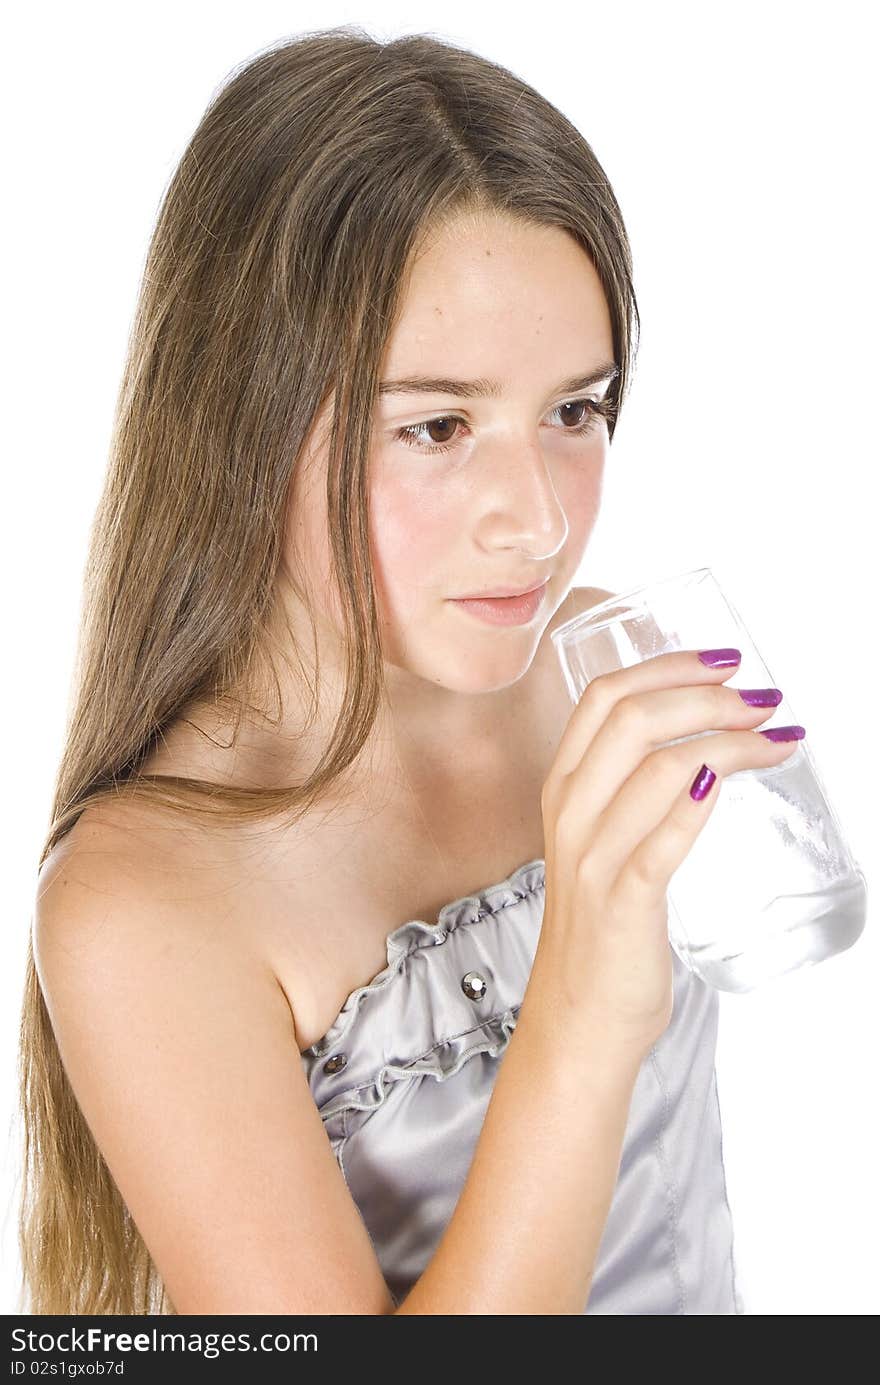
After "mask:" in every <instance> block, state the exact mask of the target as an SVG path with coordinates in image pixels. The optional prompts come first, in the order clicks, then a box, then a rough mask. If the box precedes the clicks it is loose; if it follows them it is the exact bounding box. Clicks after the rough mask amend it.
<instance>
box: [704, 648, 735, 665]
mask: <svg viewBox="0 0 880 1385" xmlns="http://www.w3.org/2000/svg"><path fill="white" fill-rule="evenodd" d="M698 652H699V655H700V658H701V659H702V661H703V663H704V664H707V665H708V667H709V668H732V667H733V666H734V664H738V663H739V661H740V659H741V658H742V651H741V650H739V649H701V650H699V651H698Z"/></svg>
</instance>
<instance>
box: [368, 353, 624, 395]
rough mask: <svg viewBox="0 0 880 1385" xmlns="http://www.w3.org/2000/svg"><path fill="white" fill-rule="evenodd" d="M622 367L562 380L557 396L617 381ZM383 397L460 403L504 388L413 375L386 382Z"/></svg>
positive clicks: (604, 367)
mask: <svg viewBox="0 0 880 1385" xmlns="http://www.w3.org/2000/svg"><path fill="white" fill-rule="evenodd" d="M619 374H620V367H619V366H617V365H616V364H615V363H614V361H604V362H603V363H602V365H600V366H597V367H596V369H595V370H590V371H588V372H587V374H586V375H574V376H572V378H571V379H570V380H563V381H562V383H561V385H560V386H559V389H558V390H556V391H554V393H558V394H576V393H577V391H578V390H587V389H589V388H590V387H591V386H592V385H597V384H598V383H599V381H600V380H615V379H616V378H617V376H618V375H619ZM378 393H379V394H380V395H383V394H452V395H455V396H456V397H457V398H459V399H499V398H500V397H501V395H502V394H503V393H504V387H503V385H502V384H501V382H500V381H498V380H486V379H479V380H451V379H449V378H448V377H447V376H433V375H410V376H407V377H406V378H405V379H403V380H383V381H382V382H381V383H380V385H379V389H378Z"/></svg>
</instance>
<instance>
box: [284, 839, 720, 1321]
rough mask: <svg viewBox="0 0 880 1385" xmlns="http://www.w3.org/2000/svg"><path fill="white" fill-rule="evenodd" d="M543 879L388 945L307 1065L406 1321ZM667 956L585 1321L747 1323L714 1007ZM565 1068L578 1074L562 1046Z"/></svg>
mask: <svg viewBox="0 0 880 1385" xmlns="http://www.w3.org/2000/svg"><path fill="white" fill-rule="evenodd" d="M544 868H545V863H544V861H543V860H542V859H538V860H534V861H529V862H527V863H526V864H525V865H522V866H520V867H519V868H518V869H517V870H515V871H514V872H513V874H512V875H510V876H509V877H508V878H507V879H506V880H503V881H501V882H499V883H498V884H494V885H489V886H487V887H486V888H485V889H482V890H480V891H479V892H478V893H477V894H475V895H469V896H467V897H465V898H462V899H458V900H455V901H454V902H453V903H451V904H447V905H446V906H445V907H444V908H443V909H442V910H441V911H440V913H439V915H438V919H437V922H436V924H429V923H426V922H424V921H422V920H419V919H416V920H412V921H411V922H408V923H404V924H402V925H401V926H400V927H399V928H396V929H395V930H394V931H393V932H392V933H389V935H388V938H387V940H386V942H387V947H386V950H387V966H386V967H385V968H384V969H383V970H382V971H381V972H379V974H378V975H377V976H375V977H374V978H373V980H372V981H370V982H368V983H367V984H366V985H363V986H359V987H357V988H356V989H355V990H354V991H352V992H351V994H350V995H349V996H348V998H347V999H346V1001H345V1004H344V1005H343V1007H342V1010H341V1011H340V1013H339V1015H338V1016H337V1018H336V1020H335V1021H334V1023H333V1024H332V1025H331V1027H330V1029H329V1030H328V1031H327V1033H326V1034H325V1035H324V1037H323V1038H322V1039H320V1040H318V1042H317V1043H315V1044H312V1045H311V1047H310V1048H308V1049H306V1050H305V1052H304V1053H302V1054H301V1055H300V1056H301V1060H302V1062H303V1065H304V1068H305V1072H306V1075H307V1078H308V1082H309V1086H310V1089H311V1092H312V1095H313V1097H314V1100H315V1103H316V1105H317V1108H318V1110H319V1112H320V1115H321V1118H322V1121H323V1123H324V1129H325V1131H326V1134H327V1137H328V1139H329V1140H330V1143H331V1146H332V1148H333V1152H334V1154H335V1156H336V1159H337V1162H338V1164H339V1167H340V1168H341V1170H342V1173H343V1175H344V1177H345V1180H346V1183H347V1185H348V1188H349V1190H350V1192H351V1195H352V1197H353V1199H354V1201H355V1203H356V1205H357V1207H358V1210H359V1212H360V1214H361V1217H362V1218H363V1221H364V1224H365V1225H366V1228H367V1230H368V1232H369V1235H370V1238H371V1240H372V1243H373V1247H374V1249H375V1252H376V1256H377V1258H378V1260H379V1263H380V1265H381V1267H382V1271H383V1273H384V1275H385V1279H386V1281H387V1283H388V1287H389V1290H390V1292H391V1295H392V1298H393V1300H394V1304H395V1307H397V1306H399V1304H400V1302H401V1301H402V1299H403V1298H404V1297H405V1296H406V1294H407V1293H408V1291H409V1290H410V1288H411V1287H412V1285H413V1284H414V1283H415V1281H416V1280H417V1279H418V1278H419V1276H420V1275H421V1273H422V1271H423V1270H424V1269H425V1268H426V1266H427V1264H428V1262H429V1261H430V1259H431V1256H432V1254H433V1253H434V1250H435V1249H436V1247H437V1244H438V1242H439V1240H440V1237H441V1235H442V1233H443V1231H444V1229H445V1227H446V1225H447V1223H448V1221H449V1219H450V1217H451V1216H452V1214H453V1212H454V1210H455V1206H456V1203H457V1201H458V1197H459V1194H460V1193H461V1190H462V1187H463V1185H464V1181H465V1179H466V1177H467V1173H468V1169H469V1167H470V1163H471V1159H472V1157H473V1154H474V1150H475V1147H476V1144H477V1141H478V1139H479V1136H480V1130H481V1128H482V1124H483V1118H484V1116H485V1113H486V1108H487V1106H488V1104H489V1099H490V1097H491V1094H492V1088H493V1084H494V1082H495V1078H496V1076H497V1073H498V1070H499V1065H500V1064H501V1062H503V1059H504V1052H505V1049H506V1048H507V1045H508V1043H509V1042H510V1037H511V1035H512V1034H513V1031H514V1029H515V1027H516V1021H517V1015H518V1013H519V1008H520V1005H521V1003H522V999H523V996H524V994H525V989H526V984H527V982H528V978H529V973H530V970H531V966H532V962H533V960H534V955H535V949H536V947H537V943H538V936H539V933H540V929H541V920H542V917H543V911H544V897H545V874H544ZM670 951H671V952H672V964H673V968H674V1000H673V1006H674V1008H673V1015H672V1019H671V1021H670V1023H669V1026H668V1027H667V1029H666V1030H665V1031H664V1033H663V1034H662V1036H661V1037H660V1040H659V1041H658V1042H657V1043H656V1044H655V1045H654V1047H653V1048H652V1049H651V1051H650V1053H649V1054H648V1055H647V1057H646V1058H645V1060H644V1062H643V1063H642V1066H641V1068H640V1070H639V1074H638V1077H637V1079H636V1084H635V1087H634V1090H633V1096H632V1100H631V1103H630V1111H629V1117H628V1121H627V1127H626V1134H625V1138H624V1144H623V1150H622V1156H621V1163H620V1169H619V1173H618V1178H617V1183H616V1187H615V1191H614V1195H613V1199H612V1203H611V1208H610V1211H609V1215H608V1219H607V1222H606V1224H605V1229H604V1232H603V1236H602V1240H601V1243H600V1246H599V1253H598V1258H597V1261H596V1266H595V1270H594V1274H593V1279H592V1282H591V1286H590V1292H589V1297H588V1299H587V1302H586V1303H585V1305H584V1312H585V1313H599V1314H639V1315H640V1314H667V1313H674V1314H685V1313H698V1314H728V1313H729V1314H734V1313H743V1312H744V1311H745V1309H744V1306H743V1303H742V1299H741V1297H740V1295H739V1292H738V1289H737V1285H736V1266H735V1260H734V1247H733V1227H732V1221H731V1214H730V1208H729V1204H728V1198H727V1188H726V1182H725V1174H724V1164H723V1158H722V1136H721V1116H720V1110H719V1104H718V1090H717V1085H716V1077H715V1047H716V1037H717V1025H718V992H717V991H716V990H714V989H713V988H712V987H709V986H707V985H706V984H705V983H704V982H703V981H702V980H701V979H700V978H699V977H697V976H696V975H695V974H694V973H692V972H690V971H689V970H688V968H687V967H686V966H685V965H684V963H683V962H682V961H681V960H680V958H679V957H678V955H677V953H675V951H674V950H673V949H672V948H670ZM469 972H476V973H478V975H479V977H481V978H483V980H484V981H485V983H486V984H485V989H484V990H483V989H482V987H481V986H480V984H479V982H478V983H477V985H476V987H474V986H473V985H472V984H470V986H469V989H470V990H471V993H472V994H473V993H474V991H476V992H477V994H478V998H476V999H472V998H470V996H469V995H468V993H467V989H465V988H463V987H462V980H463V978H464V977H466V975H467V973H469ZM481 990H482V994H479V993H480V991H481ZM556 1061H557V1062H559V1063H570V1062H574V1061H576V1060H575V1058H574V1056H573V1055H572V1054H570V1053H569V1052H568V1050H567V1048H566V1042H565V1034H564V1033H560V1035H559V1042H558V1049H557V1056H556ZM328 1065H329V1069H330V1070H329V1071H326V1070H325V1068H326V1067H327V1066H328ZM511 1215H515V1209H511ZM484 1250H485V1253H487V1254H488V1253H490V1248H488V1247H486V1248H484ZM474 1311H476V1312H479V1309H478V1308H475V1310H474Z"/></svg>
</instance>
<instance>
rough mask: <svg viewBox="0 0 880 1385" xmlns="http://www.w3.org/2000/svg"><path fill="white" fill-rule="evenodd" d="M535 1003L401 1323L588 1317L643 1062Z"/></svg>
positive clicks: (522, 1021) (524, 1012)
mask: <svg viewBox="0 0 880 1385" xmlns="http://www.w3.org/2000/svg"><path fill="white" fill-rule="evenodd" d="M528 999H529V997H527V1000H526V1002H524V1004H523V1006H522V1008H521V1011H520V1016H519V1021H518V1023H517V1027H516V1030H515V1031H514V1033H513V1035H512V1037H511V1040H510V1043H509V1045H508V1047H507V1050H506V1052H505V1054H504V1056H503V1059H502V1060H501V1064H500V1068H499V1072H498V1076H497V1078H496V1081H495V1086H494V1089H493V1093H492V1097H491V1100H490V1102H489V1106H488V1108H487V1111H486V1116H485V1119H484V1122H483V1129H482V1131H481V1134H480V1138H479V1141H478V1143H477V1146H476V1149H475V1152H474V1157H473V1160H472V1163H471V1167H470V1171H469V1173H468V1176H467V1179H466V1181H465V1184H464V1187H463V1189H462V1192H461V1195H460V1197H459V1200H458V1204H457V1206H456V1209H455V1212H454V1213H453V1215H452V1217H451V1218H450V1220H449V1223H448V1225H447V1227H446V1230H445V1232H444V1234H443V1236H442V1238H441V1240H440V1242H439V1244H438V1246H437V1249H436V1251H435V1253H434V1256H433V1258H432V1259H431V1261H430V1263H429V1265H428V1266H427V1268H426V1269H425V1271H424V1272H423V1274H422V1275H421V1277H420V1278H419V1280H418V1281H417V1283H416V1284H415V1285H414V1286H413V1288H412V1289H411V1291H410V1293H409V1295H408V1296H407V1298H406V1299H405V1300H404V1301H403V1303H402V1304H401V1305H400V1307H399V1308H398V1309H397V1312H398V1313H421V1314H426V1313H437V1314H451V1315H455V1314H467V1313H477V1314H486V1315H494V1314H566V1313H582V1312H583V1311H584V1308H585V1306H586V1302H587V1297H588V1295H589V1290H590V1283H591V1280H592V1274H593V1269H594V1265H595V1261H596V1256H597V1253H598V1249H599V1243H600V1241H601V1239H602V1233H603V1231H604V1228H605V1222H606V1220H607V1217H608V1211H609V1208H610V1205H611V1199H612V1197H613V1194H614V1188H615V1184H616V1182H617V1174H618V1171H619V1168H620V1157H621V1152H622V1147H623V1139H624V1134H625V1131H626V1124H627V1118H628V1115H629V1108H630V1101H631V1098H632V1092H633V1087H634V1085H635V1080H636V1078H637V1076H638V1072H639V1067H640V1059H638V1058H637V1057H634V1056H633V1055H631V1054H628V1053H623V1052H621V1051H619V1050H616V1049H615V1048H614V1047H613V1046H611V1045H609V1044H608V1043H607V1041H603V1035H602V1033H601V1032H599V1027H598V1025H597V1026H596V1027H595V1028H594V1029H591V1027H590V1023H589V1019H588V1017H585V1016H583V1015H581V1016H579V1020H578V1023H577V1025H575V1026H574V1027H573V1029H572V1030H571V1031H570V1032H566V1031H565V1030H562V1031H560V1029H559V1026H558V1024H557V1023H554V1022H553V1021H549V1020H548V1019H546V1018H545V1015H544V1013H543V1011H542V1010H541V1008H540V1007H539V1006H538V1005H537V1003H535V1004H534V1005H533V1007H531V1008H530V1006H529V1004H528ZM531 999H532V1000H533V1001H534V997H531Z"/></svg>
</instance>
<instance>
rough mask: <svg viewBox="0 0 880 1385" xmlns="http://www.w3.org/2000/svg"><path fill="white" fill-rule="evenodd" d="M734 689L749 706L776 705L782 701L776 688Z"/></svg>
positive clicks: (780, 694)
mask: <svg viewBox="0 0 880 1385" xmlns="http://www.w3.org/2000/svg"><path fill="white" fill-rule="evenodd" d="M736 691H737V692H738V693H739V695H740V697H741V698H742V700H743V702H747V703H748V704H749V706H750V707H778V706H779V704H780V702H781V701H782V693H781V692H780V691H779V689H778V688H737V689H736Z"/></svg>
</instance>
